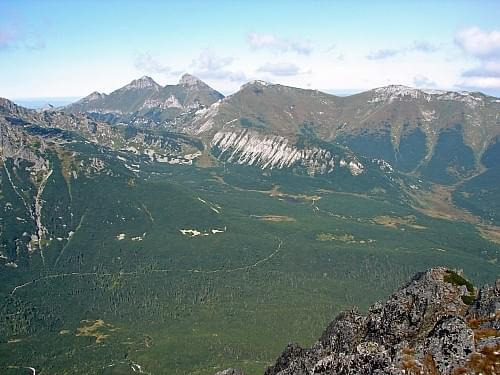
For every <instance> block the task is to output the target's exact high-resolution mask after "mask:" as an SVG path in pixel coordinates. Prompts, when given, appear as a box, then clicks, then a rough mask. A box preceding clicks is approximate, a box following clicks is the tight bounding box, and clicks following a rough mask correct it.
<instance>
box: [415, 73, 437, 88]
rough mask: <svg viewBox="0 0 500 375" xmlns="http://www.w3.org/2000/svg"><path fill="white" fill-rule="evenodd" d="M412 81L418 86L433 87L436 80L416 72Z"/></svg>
mask: <svg viewBox="0 0 500 375" xmlns="http://www.w3.org/2000/svg"><path fill="white" fill-rule="evenodd" d="M413 83H414V85H415V86H416V87H420V88H433V87H436V82H434V81H432V80H431V79H429V78H428V77H426V76H424V75H421V74H417V75H416V76H415V77H413Z"/></svg>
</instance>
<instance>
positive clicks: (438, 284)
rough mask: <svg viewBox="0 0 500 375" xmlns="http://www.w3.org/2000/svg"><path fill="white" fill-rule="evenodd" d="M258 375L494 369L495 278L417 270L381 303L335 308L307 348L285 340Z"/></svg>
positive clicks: (499, 343)
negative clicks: (476, 280) (482, 281)
mask: <svg viewBox="0 0 500 375" xmlns="http://www.w3.org/2000/svg"><path fill="white" fill-rule="evenodd" d="M265 374H266V375H291V374H294V375H306V374H307V375H309V374H346V375H347V374H380V375H381V374H391V375H392V374H394V375H396V374H450V375H455V374H484V375H486V374H500V279H499V280H497V282H496V284H495V285H494V286H485V287H483V288H482V289H481V290H479V291H477V290H475V289H474V287H473V286H472V284H471V283H470V282H468V281H467V280H466V279H464V277H463V276H462V275H461V274H459V273H457V272H454V271H450V270H447V269H445V268H434V269H430V270H429V271H427V272H424V273H420V274H417V275H416V276H414V277H413V279H412V280H411V281H410V282H409V283H408V284H406V285H405V286H404V287H403V288H401V289H400V290H399V291H398V292H396V293H395V294H393V295H392V296H391V297H390V299H389V300H388V301H386V302H385V303H381V302H377V303H375V304H374V305H373V306H372V307H371V308H370V309H369V311H368V314H367V315H361V314H359V313H358V312H357V311H356V310H351V311H347V312H343V313H341V314H340V315H338V316H337V317H336V318H335V320H334V321H333V322H331V323H330V325H329V326H328V327H327V329H326V330H325V332H324V333H323V335H322V336H321V338H320V339H319V340H318V342H316V343H315V344H314V345H313V346H312V347H311V348H308V349H304V348H301V347H300V346H297V345H294V344H290V345H288V347H287V348H286V349H285V351H284V352H283V353H282V354H281V355H280V356H279V358H278V359H277V360H276V363H275V364H274V365H273V366H271V367H269V368H268V369H267V371H266V373H265Z"/></svg>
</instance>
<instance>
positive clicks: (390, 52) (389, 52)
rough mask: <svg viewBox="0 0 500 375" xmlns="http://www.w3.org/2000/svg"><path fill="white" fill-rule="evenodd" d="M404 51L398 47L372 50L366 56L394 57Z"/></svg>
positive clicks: (376, 57) (379, 58) (377, 57)
mask: <svg viewBox="0 0 500 375" xmlns="http://www.w3.org/2000/svg"><path fill="white" fill-rule="evenodd" d="M401 53H402V50H397V49H379V50H376V51H371V52H370V53H369V54H368V55H366V58H367V59H368V60H383V59H387V58H389V57H394V56H396V55H399V54H401Z"/></svg>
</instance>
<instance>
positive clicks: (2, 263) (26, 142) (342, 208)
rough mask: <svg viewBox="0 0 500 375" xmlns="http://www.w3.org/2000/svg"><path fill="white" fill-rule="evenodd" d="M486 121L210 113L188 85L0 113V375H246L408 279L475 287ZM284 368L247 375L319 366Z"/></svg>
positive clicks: (245, 91) (2, 107)
mask: <svg viewBox="0 0 500 375" xmlns="http://www.w3.org/2000/svg"><path fill="white" fill-rule="evenodd" d="M499 121H500V99H498V98H495V97H491V96H486V95H484V94H481V93H477V92H451V91H436V90H420V89H415V88H409V87H405V86H387V87H382V88H376V89H373V90H369V91H366V92H363V93H359V94H355V95H351V96H347V97H339V96H334V95H330V94H327V93H322V92H319V91H316V90H304V89H299V88H293V87H287V86H283V85H279V84H272V83H268V82H263V81H252V82H249V83H247V84H245V85H243V86H242V87H241V89H240V90H239V91H238V92H236V93H234V94H232V95H229V96H227V97H224V96H223V95H222V94H220V93H218V92H217V91H216V90H214V89H212V88H210V87H209V86H208V85H207V84H205V83H203V82H202V81H201V80H199V79H198V78H196V77H193V76H191V75H188V74H186V75H184V76H182V78H181V79H180V81H179V83H178V84H176V85H167V86H164V87H162V86H160V85H158V84H157V83H156V82H154V81H153V80H152V79H151V78H149V77H142V78H139V79H137V80H134V81H132V82H131V83H130V84H128V85H126V86H124V87H122V88H120V89H118V90H116V91H113V92H112V93H110V94H103V93H97V92H95V93H93V94H90V95H89V96H87V97H85V98H83V99H81V100H79V101H77V102H75V103H73V104H70V105H68V106H65V107H61V108H54V107H51V106H47V107H45V108H43V109H39V110H32V109H27V108H23V107H21V106H18V105H16V104H15V103H13V102H12V101H9V100H7V99H0V156H1V161H0V166H1V171H0V212H2V215H0V270H1V272H0V371H1V372H2V373H4V372H5V373H6V374H19V373H21V374H22V373H24V372H23V371H25V370H26V369H27V368H28V367H36V371H37V372H43V373H50V374H64V373H68V372H71V373H75V374H89V373H96V374H131V373H136V372H143V373H151V374H162V373H199V374H206V375H212V374H213V373H214V372H215V371H217V370H222V369H224V368H228V367H229V366H236V367H240V368H242V369H243V370H245V373H248V374H260V373H262V372H263V371H264V370H265V368H267V367H268V366H269V365H271V364H272V363H274V359H275V358H276V356H277V355H278V354H279V352H280V351H281V349H282V347H283V345H285V344H286V342H289V341H298V342H299V343H300V344H301V345H302V346H303V347H306V346H310V345H311V344H313V343H314V342H315V339H316V337H317V336H318V335H319V334H320V332H321V330H323V327H324V325H325V324H327V323H328V322H330V321H331V319H332V316H334V315H335V314H336V313H338V312H339V311H340V310H342V309H345V308H349V307H350V306H352V305H353V304H356V305H359V306H360V308H361V309H367V308H368V307H369V306H370V305H372V304H373V303H374V302H375V300H376V299H382V298H386V297H388V296H389V295H390V294H391V293H393V292H394V290H395V289H396V288H397V287H398V286H399V285H400V284H401V282H403V281H404V280H406V279H407V278H408V277H409V276H411V275H412V274H414V273H416V272H418V271H420V270H422V269H426V268H430V267H435V266H439V265H445V266H446V267H448V268H449V269H464V270H465V272H466V273H467V274H468V275H470V277H471V279H472V280H473V281H474V282H477V283H484V282H491V281H494V280H495V279H496V277H497V276H498V270H499V268H498V257H499V252H500V228H499V225H500V163H499V162H500V123H499ZM443 272H445V271H443V270H442V269H441V271H439V272H438V273H439V274H440V275H441V276H442V273H443ZM453 272H454V271H453ZM441 276H439V278H440V280H441V279H442V277H441ZM462 289H463V288H462ZM462 289H460V291H461V292H460V293H462V292H463V290H462ZM462 294H463V293H462ZM471 298H472V297H471ZM469 302H471V301H469ZM377 306H378V305H377ZM379 307H380V306H378V307H376V308H379ZM462 307H463V306H462ZM379 310H380V309H379ZM379 310H377V311H379ZM379 312H380V311H379ZM379 312H378V313H377V314H379ZM370 314H371V315H370V316H371V317H373V319H375V318H377V319H378V317H379V315H377V314H375V313H370ZM412 316H413V315H412ZM352 317H354V318H355V320H356V321H359V322H361V323H363V322H365V321H366V319H367V318H365V317H360V316H358V315H352ZM354 318H353V319H354ZM373 319H372V320H373ZM361 323H360V325H359V326H357V328H356V329H359V330H361V331H363V332H365V331H367V330H368V331H370V329H371V326H370V327H368V326H365V325H364V324H365V323H363V324H361ZM434 323H436V322H434V321H433V324H434ZM339 324H344V323H343V321H340V323H339ZM291 327H293V328H291ZM367 327H368V328H367ZM426 329H427V328H426ZM368 331H367V332H368ZM370 332H372V331H370ZM373 332H375V331H373ZM377 332H378V331H377ZM422 332H423V331H422ZM426 332H427V331H426ZM381 337H382V336H381ZM384 337H385V336H384ZM368 339H369V340H368ZM332 340H333V339H332ZM371 341H373V340H371V338H367V337H360V340H358V341H356V345H358V344H359V345H361V346H362V347H363V348H367V347H370V348H371V346H370V345H372V344H371V343H370V342H371ZM391 342H392V341H391ZM384 345H385V344H384ZM351 346H352V347H350V348H349V350H348V351H344V352H343V353H344V354H345V355H346V356H351V357H352V358H358V357H359V356H358V354H359V353H358V354H356V353H354V349H353V348H354V346H355V345H354V341H353V343H352V345H351ZM294 348H295V349H294ZM294 348H292V349H290V350H291V352H293V353H292V354H290V353H289V354H290V356H289V355H288V354H286V353H285V354H284V357H283V356H282V358H281V359H280V360H279V361H278V362H277V364H276V365H274V367H273V369H271V370H269V371H271V373H279V371H284V372H283V373H290V371H291V370H290V368H292V369H293V368H294V367H293V366H295V365H297V366H302V365H303V364H304V366H305V368H307V369H308V370H307V371H309V370H310V368H312V367H311V366H313V367H314V366H316V364H317V363H319V362H321V360H322V358H323V356H327V354H328V353H327V351H328V350H330V349H328V347H327V346H325V347H322V349H321V348H319V347H316V346H315V347H313V348H312V349H310V350H309V349H298V348H296V347H294ZM377 348H379V347H377ZM320 349H321V350H320ZM351 349H352V350H351ZM363 350H365V349H363ZM367 350H368V349H367ZM377 350H378V349H377ZM384 350H385V349H384ZM363 353H364V352H363ZM377 353H378V352H377ZM422 353H423V352H422ZM309 354H311V356H313V357H314V358H313V359H314V361H316V362H314V361H313V360H312V359H311V360H310V358H309ZM375 354H376V353H375ZM379 354H380V353H379ZM363 355H364V354H363ZM384 355H385V354H384ZM419 355H420V354H419ZM356 356H358V357H356ZM320 357H321V358H320ZM351 357H349V358H351ZM365 357H366V356H365ZM365 357H363V358H365ZM368 357H369V356H368ZM368 357H366V358H368ZM311 358H312V357H311ZM325 358H327V357H325ZM370 358H371V357H370ZM384 358H385V357H384ZM391 358H392V357H391ZM415 358H416V357H415ZM419 358H420V357H419ZM289 359H290V361H289ZM419 360H420V359H419ZM318 361H319V362H318ZM313 362H314V363H313ZM301 363H302V364H301ZM321 363H324V364H325V366H326V365H328V366H330V365H332V366H333V365H335V366H337V365H340V364H339V363H340V362H339V363H333V362H332V361H330V362H328V361H326V360H325V361H323V362H321ZM310 365H311V366H310ZM318 366H319V365H318ZM439 366H441V364H439ZM439 366H438V367H439ZM443 366H444V367H443V368H445V367H446V365H443ZM446 368H447V367H446ZM287 371H288V372H287ZM306 373H307V372H306Z"/></svg>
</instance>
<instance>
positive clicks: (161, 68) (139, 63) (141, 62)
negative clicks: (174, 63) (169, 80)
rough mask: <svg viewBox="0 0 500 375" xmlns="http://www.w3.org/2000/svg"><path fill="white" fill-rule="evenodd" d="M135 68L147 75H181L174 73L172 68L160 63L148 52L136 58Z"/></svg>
mask: <svg viewBox="0 0 500 375" xmlns="http://www.w3.org/2000/svg"><path fill="white" fill-rule="evenodd" d="M134 66H135V68H136V69H137V70H139V71H142V72H147V73H159V74H167V75H171V74H175V75H177V74H178V73H179V72H174V71H173V69H172V67H170V66H168V65H165V64H162V63H160V62H159V61H158V60H156V59H155V58H153V57H152V56H151V55H150V54H149V53H147V52H146V53H143V54H140V55H139V56H137V57H136V59H135V61H134Z"/></svg>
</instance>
